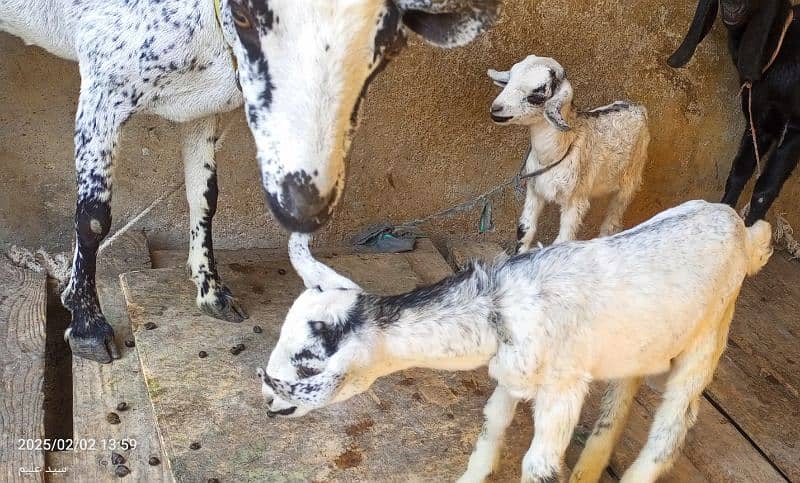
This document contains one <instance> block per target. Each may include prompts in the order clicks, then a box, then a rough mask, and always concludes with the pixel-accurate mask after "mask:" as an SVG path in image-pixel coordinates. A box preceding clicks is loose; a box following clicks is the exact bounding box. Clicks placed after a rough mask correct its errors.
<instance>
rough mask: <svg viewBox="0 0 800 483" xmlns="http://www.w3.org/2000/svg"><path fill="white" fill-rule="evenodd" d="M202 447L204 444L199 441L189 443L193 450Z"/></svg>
mask: <svg viewBox="0 0 800 483" xmlns="http://www.w3.org/2000/svg"><path fill="white" fill-rule="evenodd" d="M200 448H202V446H201V445H200V443H198V442H197V441H195V442H194V443H192V444H190V445H189V449H191V450H198V449H200Z"/></svg>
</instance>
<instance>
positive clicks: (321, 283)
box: [289, 233, 361, 290]
mask: <svg viewBox="0 0 800 483" xmlns="http://www.w3.org/2000/svg"><path fill="white" fill-rule="evenodd" d="M310 240H311V235H308V234H307V233H292V235H291V236H290V237H289V260H291V262H292V266H293V267H294V269H295V271H296V272H297V274H298V275H299V276H300V278H302V279H303V283H304V284H305V286H306V288H308V289H316V290H335V289H347V290H361V287H359V286H358V285H357V284H356V283H355V282H353V281H352V280H350V279H349V278H347V277H345V276H343V275H339V274H338V273H336V271H335V270H333V269H332V268H330V267H328V266H327V265H325V264H324V263H321V262H319V261H318V260H317V259H315V258H314V256H313V255H312V254H311V248H310V247H309V242H310Z"/></svg>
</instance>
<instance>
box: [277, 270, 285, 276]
mask: <svg viewBox="0 0 800 483" xmlns="http://www.w3.org/2000/svg"><path fill="white" fill-rule="evenodd" d="M278 275H286V270H284V269H282V268H279V269H278Z"/></svg>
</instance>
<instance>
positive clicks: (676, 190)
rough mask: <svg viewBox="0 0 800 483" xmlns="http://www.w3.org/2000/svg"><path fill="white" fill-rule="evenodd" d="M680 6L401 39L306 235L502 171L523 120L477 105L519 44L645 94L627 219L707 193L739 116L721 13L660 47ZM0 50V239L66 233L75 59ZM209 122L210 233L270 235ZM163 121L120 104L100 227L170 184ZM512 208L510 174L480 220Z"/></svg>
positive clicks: (240, 162)
mask: <svg viewBox="0 0 800 483" xmlns="http://www.w3.org/2000/svg"><path fill="white" fill-rule="evenodd" d="M693 9H694V2H692V1H688V0H682V1H681V2H676V3H671V2H666V3H665V2H661V1H656V0H640V1H637V2H632V1H622V2H620V1H611V0H599V1H598V0H595V1H586V0H539V1H533V0H508V1H507V6H506V9H505V12H504V15H503V18H502V20H501V22H500V23H499V25H498V26H497V27H496V28H495V29H494V30H492V31H491V33H490V34H488V35H486V36H484V37H482V38H481V39H480V40H478V41H477V42H475V43H474V44H472V45H470V46H468V47H466V48H461V49H456V50H453V51H440V50H437V49H434V48H432V47H428V46H426V45H423V44H422V43H421V42H419V41H418V40H412V42H411V43H410V46H409V48H408V49H407V51H406V52H404V54H403V55H402V56H400V57H399V58H398V59H396V60H395V61H393V63H392V64H390V66H389V67H388V68H387V69H386V71H385V72H384V73H383V74H382V75H381V76H380V77H379V78H378V80H377V81H376V82H375V83H374V85H373V87H372V88H371V90H370V94H369V97H368V100H367V102H365V104H364V111H363V118H362V122H361V126H360V128H359V130H358V133H357V135H356V138H355V140H354V142H353V147H352V152H351V155H350V159H349V177H348V187H347V190H346V194H345V197H344V200H343V202H342V203H341V205H340V206H339V208H338V210H337V213H336V215H335V217H334V219H333V220H332V222H331V223H330V225H329V226H328V227H327V228H326V229H325V230H324V232H323V235H324V236H323V237H322V238H327V239H329V240H341V239H346V238H347V237H348V236H349V235H350V234H351V233H353V232H354V231H356V230H357V229H358V228H359V227H361V226H363V225H365V224H367V223H370V222H375V221H380V220H390V221H392V222H396V223H399V222H404V221H408V220H413V219H418V218H422V217H425V216H427V215H429V214H431V213H435V212H438V211H440V210H444V209H447V208H449V207H451V206H453V205H456V204H458V203H460V202H462V201H465V200H469V199H471V198H473V197H475V196H477V195H479V194H481V193H483V192H486V191H488V190H490V189H492V188H493V187H495V186H497V185H498V184H500V183H502V182H503V181H504V180H506V179H508V178H510V177H511V176H513V174H514V173H515V170H516V169H517V168H518V166H519V162H520V159H521V156H522V154H523V152H524V150H525V146H526V142H527V141H526V132H525V130H524V128H520V127H499V126H494V125H492V124H491V122H490V120H489V117H488V107H489V104H490V103H491V101H492V99H493V98H494V96H495V95H496V93H497V88H495V87H494V86H492V84H491V83H490V82H489V80H488V79H487V78H486V76H485V72H486V69H487V68H490V67H494V68H508V67H510V66H511V65H512V64H513V63H514V62H516V61H518V60H519V59H521V58H523V57H524V56H525V55H527V54H530V53H535V54H537V55H545V56H552V57H555V58H556V59H557V60H559V61H560V62H561V63H562V64H563V65H564V66H565V67H566V68H567V71H568V75H569V77H570V79H571V81H572V84H573V86H574V88H575V92H576V104H577V105H578V106H579V107H582V108H590V107H595V106H599V105H603V104H606V103H608V102H611V101H613V100H616V99H623V98H627V99H630V100H633V101H636V102H640V103H643V104H644V105H646V106H647V108H648V110H649V114H650V124H651V131H652V135H653V140H652V143H651V146H650V161H649V164H648V166H647V168H646V174H645V182H644V186H643V189H642V191H641V192H640V194H639V195H638V196H637V198H636V199H635V201H634V203H633V205H632V206H631V208H630V209H629V211H628V214H627V217H626V221H627V223H628V224H633V223H636V222H639V221H641V220H643V219H645V218H647V217H649V216H651V215H653V214H654V213H656V212H658V211H659V210H662V209H664V208H667V207H670V206H672V205H674V204H676V203H678V202H681V201H684V200H687V199H692V198H706V199H710V200H717V199H719V197H720V196H721V193H722V190H723V187H724V183H725V178H726V177H727V173H728V170H729V167H730V162H731V159H732V157H733V155H734V154H735V152H736V149H737V147H738V143H739V138H740V136H741V132H742V130H743V128H744V122H743V120H742V117H741V114H740V112H739V100H738V98H737V93H738V85H737V80H736V76H735V73H734V69H733V67H732V65H731V63H730V60H729V58H728V55H727V51H726V48H725V38H724V32H723V30H724V29H723V28H722V26H721V25H717V26H716V27H715V28H714V30H713V32H712V34H711V35H710V36H709V38H708V39H707V40H706V42H705V43H704V44H703V45H701V47H700V49H699V50H698V53H697V55H696V57H695V59H694V60H693V61H692V62H691V63H690V64H689V66H688V68H686V69H682V70H673V69H670V68H669V67H667V66H666V64H665V59H666V58H667V56H668V55H669V54H670V53H671V51H672V49H674V48H675V47H676V46H677V45H678V44H679V43H680V40H681V38H682V35H683V33H684V31H685V29H686V28H687V26H688V24H689V21H690V18H691V15H692V13H693ZM0 59H2V60H0V186H2V187H3V189H2V190H0V245H2V244H3V243H9V242H13V243H21V244H24V245H27V246H31V247H36V246H39V245H44V246H46V247H49V248H53V249H56V248H61V249H66V248H67V247H68V245H69V244H70V243H71V241H70V240H71V236H72V235H71V232H72V212H73V209H74V193H75V187H74V175H73V164H72V120H73V116H74V109H75V105H76V100H77V95H78V87H79V78H78V71H77V67H76V66H75V65H74V64H71V63H69V62H66V61H63V60H60V59H57V58H54V57H52V56H51V55H49V54H47V53H45V52H43V51H41V50H39V49H37V48H34V47H25V46H23V44H22V43H21V42H20V41H19V40H18V39H15V38H12V37H10V36H8V35H5V34H0ZM222 125H223V126H226V129H227V135H226V136H225V141H224V143H223V146H222V149H221V151H220V152H219V166H220V168H219V170H220V189H221V195H220V208H219V212H218V215H217V218H216V219H215V234H216V237H215V243H216V245H217V246H219V247H253V246H264V247H270V246H279V245H280V244H282V243H283V241H284V240H285V235H284V234H283V233H282V231H281V230H280V229H279V227H278V226H277V223H276V222H275V221H274V220H273V219H272V217H271V216H270V215H269V214H268V213H267V212H266V208H265V204H264V198H263V194H262V191H261V188H260V183H259V178H258V170H257V167H256V163H255V160H254V159H255V158H254V150H253V145H252V141H251V138H250V134H249V132H248V130H247V127H246V125H245V123H244V120H243V116H242V112H241V111H237V112H235V113H232V114H230V115H226V116H225V117H224V118H223V121H222ZM177 134H178V130H177V128H176V127H175V126H174V125H170V124H169V123H167V122H164V121H162V120H160V119H157V118H153V117H145V116H139V117H135V118H134V120H133V121H132V122H130V123H129V124H128V125H127V126H126V129H125V131H124V133H123V139H122V142H121V144H120V152H119V155H118V158H117V165H116V183H115V193H114V207H113V214H114V222H115V223H114V224H115V227H117V226H120V225H121V224H124V222H125V221H126V220H127V219H129V218H130V217H131V216H134V215H135V214H136V213H138V212H139V211H140V210H142V209H143V208H144V207H146V206H147V205H148V204H150V202H151V201H153V200H154V199H155V198H157V197H158V196H159V195H160V194H162V193H164V192H166V191H169V190H170V189H171V188H172V187H174V186H176V185H177V184H178V183H180V181H181V179H182V173H183V168H182V162H181V160H180V153H179V148H178V146H179V143H178V140H177ZM743 198H744V197H743ZM799 202H800V173H795V174H794V176H793V177H792V178H791V179H790V180H789V181H788V182H787V184H786V186H785V187H784V190H783V193H782V195H781V197H780V199H779V200H778V202H776V204H775V207H774V209H773V212H774V213H786V214H787V217H788V219H789V221H790V223H792V224H793V225H794V226H800V213H799V212H798V210H797V207H798V206H799V205H800V203H799ZM603 206H604V203H597V204H595V205H594V209H593V210H592V211H593V212H592V214H591V215H590V216H589V219H588V223H587V227H586V229H585V230H584V233H583V236H590V235H592V234H594V233H595V230H596V227H597V226H598V224H599V220H600V216H601V214H602V207H603ZM481 208H482V207H481V206H478V207H477V208H475V209H472V210H469V211H466V212H463V213H460V214H458V215H456V216H454V217H449V218H441V219H435V220H433V221H431V222H429V223H426V224H424V225H423V228H424V229H425V230H427V231H428V232H429V233H431V234H432V235H434V237H441V236H445V235H450V234H459V235H477V229H478V220H479V216H480V211H481ZM520 209H521V200H520V199H518V198H517V197H515V196H514V194H513V192H512V190H510V189H507V190H505V191H504V192H502V194H500V195H498V196H497V197H496V198H495V199H494V203H493V214H494V225H495V228H494V231H493V232H491V233H489V234H488V235H487V237H488V238H490V239H495V240H501V241H507V240H511V239H513V237H514V233H515V224H516V222H515V220H516V217H517V215H518V212H519V211H520ZM557 223H558V222H557V213H556V211H555V210H552V209H551V210H548V211H547V212H546V214H545V217H544V220H543V227H542V228H543V229H542V232H541V233H542V235H541V236H542V237H543V238H545V239H546V240H549V239H551V238H550V237H552V236H553V234H554V233H555V231H556V228H557ZM187 225H188V215H187V209H186V201H185V200H184V198H183V195H182V193H181V192H179V193H176V194H175V195H173V196H171V197H169V198H168V199H167V200H166V201H165V202H164V203H163V204H161V205H159V206H158V207H157V208H155V209H154V210H153V212H152V213H151V214H150V215H148V216H147V217H146V218H145V219H144V220H143V221H142V222H141V224H140V226H141V227H143V228H145V229H147V230H148V235H149V237H150V238H151V240H152V246H154V247H155V248H166V247H170V248H171V247H180V246H183V244H184V241H185V240H186V239H187V238H188V236H187V228H186V226H187ZM0 248H2V246H0Z"/></svg>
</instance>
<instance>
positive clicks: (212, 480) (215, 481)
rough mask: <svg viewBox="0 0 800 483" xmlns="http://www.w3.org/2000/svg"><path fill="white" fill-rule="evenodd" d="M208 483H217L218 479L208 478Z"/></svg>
mask: <svg viewBox="0 0 800 483" xmlns="http://www.w3.org/2000/svg"><path fill="white" fill-rule="evenodd" d="M208 483H219V479H218V478H209V479H208Z"/></svg>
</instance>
